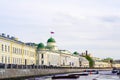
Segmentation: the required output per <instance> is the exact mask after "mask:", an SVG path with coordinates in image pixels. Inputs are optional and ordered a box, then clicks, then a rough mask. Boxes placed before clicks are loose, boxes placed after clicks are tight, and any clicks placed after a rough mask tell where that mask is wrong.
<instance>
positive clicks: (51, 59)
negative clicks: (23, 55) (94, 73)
mask: <svg viewBox="0 0 120 80" xmlns="http://www.w3.org/2000/svg"><path fill="white" fill-rule="evenodd" d="M37 50H38V51H37V52H38V53H37V55H38V57H37V63H38V65H47V66H49V65H53V66H61V67H80V66H84V67H89V62H88V61H86V60H85V59H83V57H80V56H79V55H74V54H72V53H71V52H69V51H67V50H59V49H58V47H57V46H56V41H55V40H54V39H53V38H52V37H51V38H49V39H48V41H47V46H44V44H43V43H40V44H39V45H38V48H37ZM81 58H82V59H81ZM83 62H86V63H85V65H84V63H83Z"/></svg>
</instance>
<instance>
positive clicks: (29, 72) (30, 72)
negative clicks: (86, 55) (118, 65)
mask: <svg viewBox="0 0 120 80" xmlns="http://www.w3.org/2000/svg"><path fill="white" fill-rule="evenodd" d="M84 70H88V69H75V68H73V69H72V68H69V69H67V68H65V69H0V79H7V78H8V79H10V78H25V77H32V76H43V75H51V74H61V73H72V72H82V71H84ZM92 70H111V69H110V68H108V69H92Z"/></svg>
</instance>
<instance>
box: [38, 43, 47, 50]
mask: <svg viewBox="0 0 120 80" xmlns="http://www.w3.org/2000/svg"><path fill="white" fill-rule="evenodd" d="M43 48H45V46H44V44H43V43H39V44H38V46H37V49H43Z"/></svg>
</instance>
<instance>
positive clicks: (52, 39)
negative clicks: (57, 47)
mask: <svg viewBox="0 0 120 80" xmlns="http://www.w3.org/2000/svg"><path fill="white" fill-rule="evenodd" d="M48 42H55V39H54V38H52V37H51V38H49V39H48V41H47V43H48Z"/></svg>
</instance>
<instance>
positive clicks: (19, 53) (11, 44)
mask: <svg viewBox="0 0 120 80" xmlns="http://www.w3.org/2000/svg"><path fill="white" fill-rule="evenodd" d="M0 63H3V64H18V65H31V64H36V48H35V47H33V46H29V45H26V44H25V43H23V42H21V41H18V40H17V39H15V38H14V37H8V36H5V35H0Z"/></svg>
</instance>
